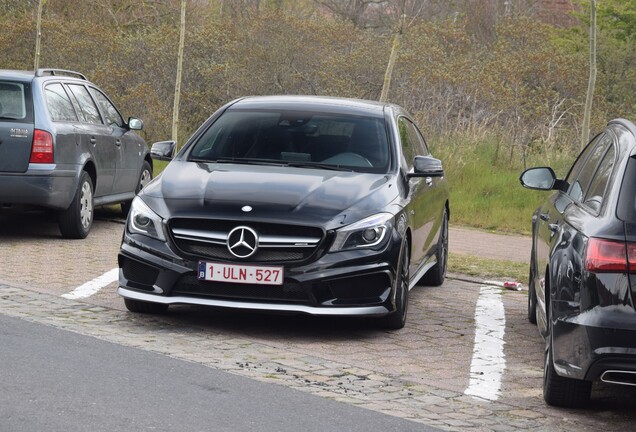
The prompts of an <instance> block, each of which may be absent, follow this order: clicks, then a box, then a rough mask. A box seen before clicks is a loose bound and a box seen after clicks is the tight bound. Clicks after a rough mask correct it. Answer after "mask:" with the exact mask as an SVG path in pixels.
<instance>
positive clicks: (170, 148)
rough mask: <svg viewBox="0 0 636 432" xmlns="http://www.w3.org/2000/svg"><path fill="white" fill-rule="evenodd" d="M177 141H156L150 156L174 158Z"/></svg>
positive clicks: (165, 158)
mask: <svg viewBox="0 0 636 432" xmlns="http://www.w3.org/2000/svg"><path fill="white" fill-rule="evenodd" d="M176 148H177V143H176V142H174V141H160V142H156V143H154V144H153V145H152V147H151V148H150V157H152V158H153V159H158V160H172V158H173V157H174V150H175V149H176Z"/></svg>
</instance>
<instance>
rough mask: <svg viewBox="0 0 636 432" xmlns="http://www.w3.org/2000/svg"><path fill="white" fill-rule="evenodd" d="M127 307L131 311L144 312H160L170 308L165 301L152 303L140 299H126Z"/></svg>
mask: <svg viewBox="0 0 636 432" xmlns="http://www.w3.org/2000/svg"><path fill="white" fill-rule="evenodd" d="M124 304H125V305H126V309H128V310H129V311H130V312H135V313H143V314H160V313H164V312H166V311H167V310H168V306H169V305H167V304H163V303H150V302H144V301H139V300H132V299H124Z"/></svg>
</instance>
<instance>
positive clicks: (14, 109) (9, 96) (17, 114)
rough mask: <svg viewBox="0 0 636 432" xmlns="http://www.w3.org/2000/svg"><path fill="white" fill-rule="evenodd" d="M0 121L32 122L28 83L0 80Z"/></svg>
mask: <svg viewBox="0 0 636 432" xmlns="http://www.w3.org/2000/svg"><path fill="white" fill-rule="evenodd" d="M0 122H17V123H33V100H32V99H31V85H30V84H29V83H24V82H15V81H0Z"/></svg>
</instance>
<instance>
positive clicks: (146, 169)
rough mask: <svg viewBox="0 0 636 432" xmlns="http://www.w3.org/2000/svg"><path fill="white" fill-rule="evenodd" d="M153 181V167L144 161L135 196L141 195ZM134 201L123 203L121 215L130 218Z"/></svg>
mask: <svg viewBox="0 0 636 432" xmlns="http://www.w3.org/2000/svg"><path fill="white" fill-rule="evenodd" d="M150 180H152V167H151V166H150V164H149V163H148V161H144V163H143V164H142V165H141V173H140V174H139V181H138V182H137V187H136V189H135V195H136V194H138V193H139V191H141V190H142V189H143V188H145V187H146V185H147V184H148V183H149V182H150ZM131 204H132V201H125V202H123V203H121V214H122V215H123V216H128V213H129V212H130V206H131Z"/></svg>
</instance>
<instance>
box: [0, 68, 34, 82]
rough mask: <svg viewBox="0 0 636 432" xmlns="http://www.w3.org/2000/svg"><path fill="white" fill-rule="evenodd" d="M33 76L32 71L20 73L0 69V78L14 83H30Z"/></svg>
mask: <svg viewBox="0 0 636 432" xmlns="http://www.w3.org/2000/svg"><path fill="white" fill-rule="evenodd" d="M34 76H35V72H33V71H21V70H12V69H0V78H2V79H11V80H16V81H31V80H32V79H33V77H34Z"/></svg>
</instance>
